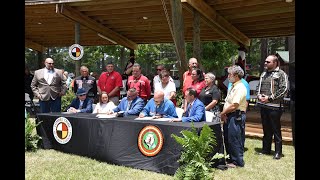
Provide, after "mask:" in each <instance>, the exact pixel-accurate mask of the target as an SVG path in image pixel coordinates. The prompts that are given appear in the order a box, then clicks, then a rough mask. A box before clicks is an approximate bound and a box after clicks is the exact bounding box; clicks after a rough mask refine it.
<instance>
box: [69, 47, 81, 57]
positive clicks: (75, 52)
mask: <svg viewBox="0 0 320 180" xmlns="http://www.w3.org/2000/svg"><path fill="white" fill-rule="evenodd" d="M69 56H70V57H71V59H73V60H79V59H81V58H82V56H83V47H82V46H80V45H79V44H73V45H72V46H70V47H69Z"/></svg>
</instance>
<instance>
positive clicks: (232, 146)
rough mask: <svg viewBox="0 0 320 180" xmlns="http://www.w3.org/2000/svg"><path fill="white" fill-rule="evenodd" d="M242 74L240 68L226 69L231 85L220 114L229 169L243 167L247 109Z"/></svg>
mask: <svg viewBox="0 0 320 180" xmlns="http://www.w3.org/2000/svg"><path fill="white" fill-rule="evenodd" d="M243 75H244V72H243V70H242V68H241V67H240V66H237V65H233V66H231V67H229V68H228V79H229V82H231V83H232V86H231V89H230V90H228V93H227V97H226V99H225V103H224V106H223V110H222V112H221V113H220V115H221V120H222V121H223V122H224V127H223V130H224V137H225V145H226V151H227V154H229V155H230V159H228V161H229V162H228V164H227V166H228V167H229V168H234V167H237V166H239V167H243V166H244V160H243V153H244V141H245V136H244V135H245V133H244V127H245V121H246V108H247V101H246V95H247V89H246V87H245V86H244V84H243V83H242V82H241V78H242V77H243Z"/></svg>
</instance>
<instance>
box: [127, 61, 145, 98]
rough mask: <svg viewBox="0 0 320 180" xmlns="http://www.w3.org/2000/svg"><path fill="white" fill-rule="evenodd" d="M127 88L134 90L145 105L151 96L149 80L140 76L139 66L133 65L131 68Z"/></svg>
mask: <svg viewBox="0 0 320 180" xmlns="http://www.w3.org/2000/svg"><path fill="white" fill-rule="evenodd" d="M127 83H128V88H132V87H134V88H136V90H137V92H138V96H139V97H140V98H142V99H143V100H144V102H145V103H146V102H147V101H148V99H150V96H151V85H150V81H149V79H148V78H147V77H146V76H144V75H143V74H141V66H140V65H139V64H138V63H135V64H134V65H133V66H132V76H129V78H128V82H127Z"/></svg>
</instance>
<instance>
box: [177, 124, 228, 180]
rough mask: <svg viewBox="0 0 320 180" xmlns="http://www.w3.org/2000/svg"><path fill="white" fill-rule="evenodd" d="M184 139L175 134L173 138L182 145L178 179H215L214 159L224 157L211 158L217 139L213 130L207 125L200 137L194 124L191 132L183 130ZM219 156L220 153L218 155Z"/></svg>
mask: <svg viewBox="0 0 320 180" xmlns="http://www.w3.org/2000/svg"><path fill="white" fill-rule="evenodd" d="M181 134H182V135H183V137H179V136H177V135H175V134H171V136H172V137H173V138H174V139H175V140H176V142H177V143H179V144H180V145H182V148H183V150H182V153H181V156H180V159H179V160H178V162H179V163H180V167H179V168H178V169H177V171H176V173H175V175H174V176H175V178H177V179H190V180H191V179H192V180H193V179H197V180H198V179H213V171H212V168H211V165H212V164H213V162H212V160H213V159H219V158H222V157H223V156H221V155H215V156H213V157H212V158H210V156H209V154H210V153H212V152H213V150H214V148H213V145H216V144H217V143H216V137H215V134H214V132H213V130H212V129H211V128H210V127H209V126H208V125H207V124H205V125H204V126H203V128H202V130H201V132H200V136H198V133H197V131H196V129H195V127H194V124H193V122H192V129H191V131H188V130H182V131H181ZM217 154H218V153H217Z"/></svg>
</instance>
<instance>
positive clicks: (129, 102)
mask: <svg viewBox="0 0 320 180" xmlns="http://www.w3.org/2000/svg"><path fill="white" fill-rule="evenodd" d="M131 102H132V101H128V105H127V110H126V111H129V109H130V106H131Z"/></svg>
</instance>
